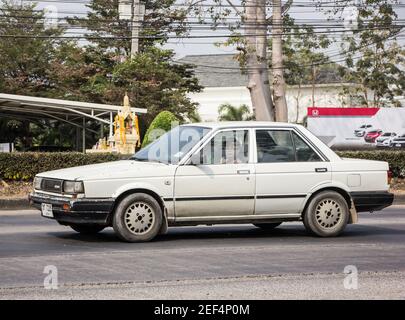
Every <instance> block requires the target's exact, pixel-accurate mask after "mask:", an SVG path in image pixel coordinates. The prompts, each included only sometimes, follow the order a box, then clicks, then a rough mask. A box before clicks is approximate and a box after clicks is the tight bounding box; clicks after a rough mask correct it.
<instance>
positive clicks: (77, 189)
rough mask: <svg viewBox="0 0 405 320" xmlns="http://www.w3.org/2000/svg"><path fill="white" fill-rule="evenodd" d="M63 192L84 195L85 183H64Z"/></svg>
mask: <svg viewBox="0 0 405 320" xmlns="http://www.w3.org/2000/svg"><path fill="white" fill-rule="evenodd" d="M63 192H65V193H70V194H76V193H84V184H83V181H64V182H63Z"/></svg>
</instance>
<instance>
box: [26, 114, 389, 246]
mask: <svg viewBox="0 0 405 320" xmlns="http://www.w3.org/2000/svg"><path fill="white" fill-rule="evenodd" d="M389 179H390V174H389V168H388V163H386V162H380V161H368V160H357V159H342V158H340V157H339V156H338V155H336V154H335V153H334V152H333V151H332V150H331V149H329V148H328V147H327V146H326V145H325V144H323V143H322V142H321V141H320V140H319V139H318V138H317V137H315V136H314V135H313V134H312V133H311V132H309V131H308V130H306V129H305V128H304V127H302V126H299V125H293V124H286V123H271V122H229V123H223V122H221V123H201V124H189V125H181V126H178V127H176V128H174V129H173V130H171V131H169V132H168V133H166V134H164V135H163V136H161V137H160V138H159V139H157V140H155V141H154V142H153V143H151V144H150V145H148V146H147V147H146V148H144V149H142V150H140V151H139V152H137V153H136V154H135V155H134V156H133V157H131V158H130V159H128V160H123V161H116V162H109V163H103V164H95V165H88V166H82V167H76V168H69V169H61V170H56V171H50V172H44V173H40V174H38V175H37V176H36V178H35V181H34V192H33V193H32V194H31V195H30V200H31V203H32V204H33V205H34V206H35V207H37V208H39V209H41V212H42V216H44V217H47V218H51V219H55V220H57V221H58V222H59V223H60V224H63V225H66V226H70V227H71V228H72V229H74V230H76V231H78V232H81V233H96V232H99V231H101V230H102V229H104V228H106V227H111V226H112V227H113V228H114V230H115V232H116V234H117V235H118V236H119V238H121V239H122V240H124V241H129V242H140V241H148V240H151V239H153V238H154V237H155V236H156V235H158V234H161V233H165V232H166V231H167V227H168V226H192V225H204V224H206V225H211V224H226V223H233V224H234V223H252V224H254V225H255V226H257V227H259V228H263V229H266V230H269V229H272V228H275V227H277V226H279V225H280V224H281V223H283V222H288V221H302V222H303V223H304V225H305V227H306V229H307V230H308V231H309V232H310V233H311V234H314V235H317V236H322V237H330V236H337V235H339V234H340V233H342V231H343V230H344V229H345V227H346V225H347V224H348V223H355V222H356V221H357V212H361V211H374V210H379V209H382V208H385V207H387V206H389V205H391V204H392V202H393V195H392V194H391V193H389V192H388V188H389V181H388V180H389Z"/></svg>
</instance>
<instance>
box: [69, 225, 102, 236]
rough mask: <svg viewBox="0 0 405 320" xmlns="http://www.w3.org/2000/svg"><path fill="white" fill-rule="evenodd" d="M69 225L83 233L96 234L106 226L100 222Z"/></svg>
mask: <svg viewBox="0 0 405 320" xmlns="http://www.w3.org/2000/svg"><path fill="white" fill-rule="evenodd" d="M69 227H71V228H72V229H73V230H74V231H76V232H79V233H81V234H96V233H99V232H100V231H101V230H103V229H104V228H105V226H101V225H98V224H70V225H69Z"/></svg>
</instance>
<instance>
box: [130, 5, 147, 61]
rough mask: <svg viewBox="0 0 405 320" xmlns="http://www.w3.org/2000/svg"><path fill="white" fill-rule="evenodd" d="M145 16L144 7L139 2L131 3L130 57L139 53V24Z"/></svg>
mask: <svg viewBox="0 0 405 320" xmlns="http://www.w3.org/2000/svg"><path fill="white" fill-rule="evenodd" d="M144 15H145V5H144V4H142V3H140V1H139V0H133V2H132V41H131V57H133V56H134V55H136V54H137V53H138V51H139V31H140V28H141V23H142V21H143V19H144Z"/></svg>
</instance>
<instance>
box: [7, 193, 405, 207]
mask: <svg viewBox="0 0 405 320" xmlns="http://www.w3.org/2000/svg"><path fill="white" fill-rule="evenodd" d="M393 205H405V194H398V195H395V196H394V203H393ZM19 209H20V210H24V209H25V210H27V209H32V207H31V206H30V203H29V201H28V199H27V198H17V199H0V210H19Z"/></svg>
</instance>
